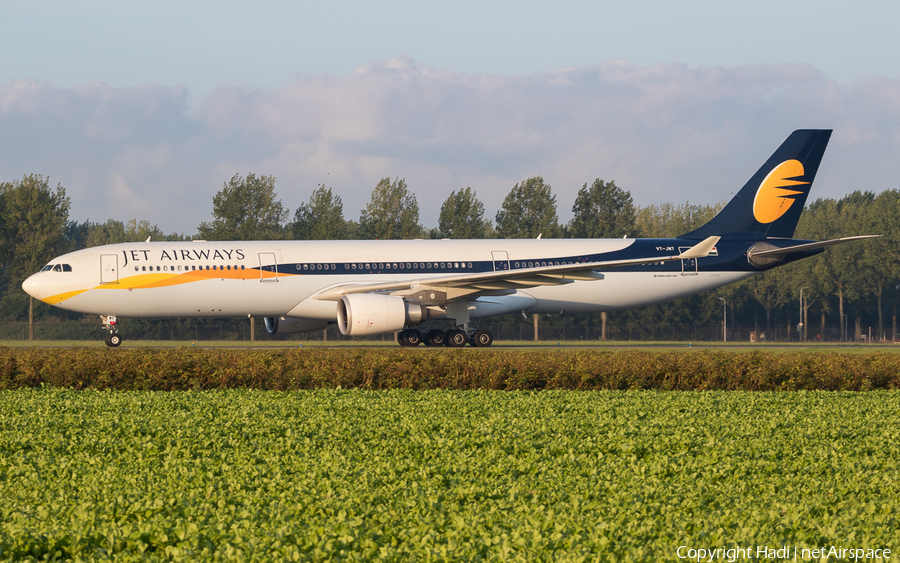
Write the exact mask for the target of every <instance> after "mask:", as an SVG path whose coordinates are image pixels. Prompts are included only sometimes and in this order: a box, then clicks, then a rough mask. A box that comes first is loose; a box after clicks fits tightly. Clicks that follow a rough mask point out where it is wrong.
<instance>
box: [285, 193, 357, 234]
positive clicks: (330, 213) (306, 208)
mask: <svg viewBox="0 0 900 563" xmlns="http://www.w3.org/2000/svg"><path fill="white" fill-rule="evenodd" d="M288 231H289V232H290V235H291V238H293V239H295V240H346V239H347V238H349V236H348V234H349V230H348V227H347V221H346V220H344V204H343V202H342V201H341V198H340V197H338V196H336V195H334V194H333V193H332V192H331V188H326V187H325V185H324V184H322V185H320V186H319V187H318V188H316V189H315V190H314V191H313V193H312V195H310V196H309V203H301V204H300V207H298V208H297V211H296V212H295V213H294V222H293V223H291V224H290V225H288Z"/></svg>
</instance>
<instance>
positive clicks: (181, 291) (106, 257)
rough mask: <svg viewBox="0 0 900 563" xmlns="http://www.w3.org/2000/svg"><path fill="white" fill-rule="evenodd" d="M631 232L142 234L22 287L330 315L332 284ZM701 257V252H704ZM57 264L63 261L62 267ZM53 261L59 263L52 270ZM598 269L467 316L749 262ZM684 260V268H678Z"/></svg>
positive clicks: (661, 294)
mask: <svg viewBox="0 0 900 563" xmlns="http://www.w3.org/2000/svg"><path fill="white" fill-rule="evenodd" d="M634 242H635V240H634V239H586V240H579V239H551V240H511V239H503V240H411V241H256V242H149V243H125V244H114V245H109V246H102V247H97V248H89V249H85V250H79V251H76V252H72V253H69V254H66V255H63V256H60V257H59V258H56V259H54V260H53V261H52V262H51V263H50V265H48V268H49V269H48V268H45V269H44V270H43V271H41V272H39V273H37V274H35V275H33V276H31V277H30V278H28V280H26V281H25V283H24V284H23V287H24V288H25V290H26V291H27V292H28V293H30V294H31V295H32V296H34V297H36V298H38V299H41V300H42V301H45V302H46V303H49V304H52V305H55V306H57V307H61V308H63V309H67V310H70V311H75V312H80V313H91V314H98V315H117V316H122V317H147V318H174V317H181V318H185V317H246V316H254V317H278V316H287V317H299V318H307V319H319V320H328V321H333V320H335V318H336V309H337V307H336V302H335V301H334V300H321V299H316V298H315V297H316V295H318V294H320V293H321V292H323V291H324V290H328V289H329V288H332V287H335V286H339V285H346V284H354V283H366V284H369V283H376V282H396V281H401V280H411V279H412V280H422V281H427V280H428V279H429V278H434V277H438V276H447V275H455V274H460V275H462V274H466V273H469V272H476V271H481V272H484V271H490V270H494V271H496V270H498V269H514V268H518V267H520V265H522V267H524V265H526V264H538V263H551V264H552V263H553V262H554V261H556V262H557V263H559V261H560V260H562V261H563V263H565V260H567V259H568V260H570V262H569V263H572V262H571V260H577V259H579V258H578V257H582V256H585V257H586V256H596V255H598V254H604V253H615V252H618V251H627V250H628V248H629V247H630V246H631V245H632V244H634ZM700 260H701V265H702V261H703V260H706V259H704V258H701V259H700ZM54 265H55V266H59V265H66V266H68V267H69V268H67V269H70V271H62V270H63V269H62V268H61V267H58V268H55V269H54ZM55 270H59V271H55ZM637 270H638V271H635V269H634V268H632V269H630V270H629V271H617V270H615V269H611V270H605V271H604V279H600V280H594V281H575V282H574V283H568V284H565V285H545V286H537V287H528V288H526V289H519V290H516V291H515V292H506V293H507V294H504V295H496V296H489V295H487V296H485V295H482V296H481V297H473V299H472V301H471V309H472V313H471V317H472V318H480V317H487V316H492V315H497V314H505V313H510V312H519V311H526V312H529V313H559V312H571V313H579V312H598V311H610V310H617V309H627V308H632V307H641V306H645V305H650V304H653V303H659V302H662V301H667V300H670V299H674V298H678V297H683V296H686V295H691V294H694V293H698V292H701V291H704V290H707V289H712V288H716V287H720V286H723V285H725V284H728V283H732V282H735V281H738V280H741V279H744V278H746V277H749V276H750V275H752V272H748V271H724V270H723V271H703V270H702V269H701V271H699V272H697V271H696V267H694V269H693V270H691V268H684V267H683V266H681V265H679V264H678V263H675V264H672V267H671V268H670V269H668V270H660V269H658V268H645V270H646V271H642V270H641V269H640V268H638V269H637ZM682 270H685V271H682Z"/></svg>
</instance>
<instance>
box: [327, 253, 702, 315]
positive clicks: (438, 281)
mask: <svg viewBox="0 0 900 563" xmlns="http://www.w3.org/2000/svg"><path fill="white" fill-rule="evenodd" d="M719 238H720V237H716V236H713V237H708V238H706V239H704V240H702V241H700V242H699V243H697V244H696V245H694V246H692V247H691V248H689V249H688V250H686V251H685V252H682V253H681V254H678V255H677V256H653V257H648V258H629V259H625V260H602V261H597V262H580V263H577V264H560V265H559V266H543V267H537V268H517V269H515V270H500V271H494V272H483V273H478V274H455V275H451V276H437V277H428V278H414V279H408V280H401V281H395V282H382V283H360V284H353V283H350V284H341V285H338V286H334V287H330V288H327V289H325V290H323V291H321V292H320V293H318V294H316V295H315V296H314V298H315V299H318V300H323V301H338V300H340V298H341V297H342V296H344V295H348V294H352V293H373V292H388V293H391V294H393V295H397V296H400V297H410V298H414V299H415V300H416V301H421V302H424V303H428V302H435V303H446V302H449V301H454V300H456V299H460V298H462V297H467V296H470V295H472V294H485V293H489V294H494V295H496V294H498V293H497V292H500V294H503V293H512V292H514V291H515V290H517V289H524V288H527V287H535V286H540V285H562V284H567V283H572V282H574V281H576V280H580V281H593V280H602V279H603V274H601V273H599V272H597V270H604V269H610V268H620V267H622V266H634V265H638V264H648V263H651V262H669V261H673V260H688V259H691V258H703V257H705V256H707V255H709V253H710V251H711V250H712V249H713V247H714V246H715V245H716V243H717V242H718V241H719ZM434 292H436V295H435V296H434V297H431V298H429V297H428V296H429V295H431V294H433V293H434Z"/></svg>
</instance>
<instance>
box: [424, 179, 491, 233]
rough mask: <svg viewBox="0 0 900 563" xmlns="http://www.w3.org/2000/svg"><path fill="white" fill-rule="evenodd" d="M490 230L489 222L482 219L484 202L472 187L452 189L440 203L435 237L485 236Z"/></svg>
mask: <svg viewBox="0 0 900 563" xmlns="http://www.w3.org/2000/svg"><path fill="white" fill-rule="evenodd" d="M491 230H492V229H491V222H490V221H485V219H484V204H483V203H481V201H480V200H479V199H478V197H477V195H476V194H475V191H474V190H473V189H472V188H470V187H466V188H465V189H462V190H459V191H458V192H457V191H455V190H454V191H453V192H451V193H450V197H448V198H447V199H446V200H445V201H444V204H443V205H441V215H440V218H439V219H438V232H437V235H438V236H437V237H436V238H457V239H473V238H486V237H487V236H488V235H489V234H490V233H491Z"/></svg>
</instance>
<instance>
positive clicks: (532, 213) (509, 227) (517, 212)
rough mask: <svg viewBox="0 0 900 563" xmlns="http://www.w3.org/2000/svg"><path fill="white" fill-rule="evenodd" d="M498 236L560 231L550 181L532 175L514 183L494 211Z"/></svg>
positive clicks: (531, 234)
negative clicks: (500, 205)
mask: <svg viewBox="0 0 900 563" xmlns="http://www.w3.org/2000/svg"><path fill="white" fill-rule="evenodd" d="M496 223H497V234H498V236H500V238H537V237H538V236H539V235H540V236H543V237H547V238H553V237H555V236H557V235H558V234H559V231H560V228H559V219H558V218H557V216H556V196H555V195H553V191H552V188H551V187H550V185H549V184H545V183H544V179H543V178H541V177H540V176H534V177H532V178H528V179H527V180H525V181H523V182H520V183H518V184H516V185H515V186H514V187H513V189H512V190H511V191H510V192H509V194H507V196H506V198H505V199H504V200H503V206H502V208H501V209H500V211H498V212H497V217H496Z"/></svg>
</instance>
